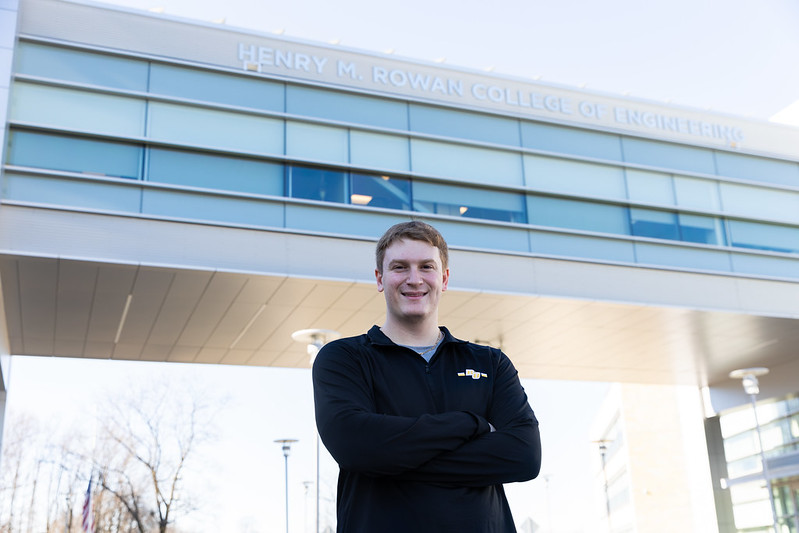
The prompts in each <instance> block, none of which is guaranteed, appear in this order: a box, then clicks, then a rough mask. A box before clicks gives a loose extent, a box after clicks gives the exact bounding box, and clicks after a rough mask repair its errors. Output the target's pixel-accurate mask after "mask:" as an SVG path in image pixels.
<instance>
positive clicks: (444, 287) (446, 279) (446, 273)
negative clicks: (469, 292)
mask: <svg viewBox="0 0 799 533" xmlns="http://www.w3.org/2000/svg"><path fill="white" fill-rule="evenodd" d="M447 284H449V269H446V270H444V279H443V280H442V284H441V292H444V291H445V290H447Z"/></svg>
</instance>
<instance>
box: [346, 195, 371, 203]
mask: <svg viewBox="0 0 799 533" xmlns="http://www.w3.org/2000/svg"><path fill="white" fill-rule="evenodd" d="M350 201H351V202H352V203H354V204H356V205H368V204H369V202H371V201H372V197H371V196H369V195H366V194H351V195H350Z"/></svg>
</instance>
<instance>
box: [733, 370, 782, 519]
mask: <svg viewBox="0 0 799 533" xmlns="http://www.w3.org/2000/svg"><path fill="white" fill-rule="evenodd" d="M766 374H768V368H765V367H762V366H757V367H752V368H739V369H738V370H733V371H732V372H730V378H731V379H740V380H741V384H742V385H743V388H744V392H745V393H746V394H748V395H749V399H750V401H751V402H752V413H753V414H754V416H755V431H756V433H757V443H758V446H759V447H760V462H761V464H762V467H763V478H764V479H765V480H766V490H767V491H768V501H769V503H770V504H771V519H772V521H773V526H774V531H775V532H777V531H780V529H779V526H778V525H777V507H776V505H775V504H774V491H773V489H772V487H771V475H770V474H769V471H768V462H767V461H766V452H765V450H764V449H763V436H762V435H761V432H760V421H759V420H758V418H757V398H756V397H757V395H758V394H760V383H759V382H758V379H757V378H758V376H765V375H766Z"/></svg>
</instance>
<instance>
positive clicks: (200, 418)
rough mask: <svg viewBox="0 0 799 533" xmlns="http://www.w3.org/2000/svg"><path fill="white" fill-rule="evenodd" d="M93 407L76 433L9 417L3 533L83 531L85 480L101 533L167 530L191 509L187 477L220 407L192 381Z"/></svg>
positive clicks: (158, 385)
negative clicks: (94, 411)
mask: <svg viewBox="0 0 799 533" xmlns="http://www.w3.org/2000/svg"><path fill="white" fill-rule="evenodd" d="M95 404H96V405H98V406H102V408H101V409H98V417H97V424H96V425H95V424H94V423H93V421H91V419H89V421H90V422H92V423H90V424H86V419H85V418H84V419H82V420H81V421H80V422H81V424H82V425H83V426H85V427H82V428H80V429H75V427H69V428H67V429H66V430H55V429H54V426H55V424H41V423H39V422H38V421H37V420H35V419H34V418H32V417H25V416H20V415H19V414H17V413H9V416H8V418H7V422H6V435H5V437H4V441H3V457H2V462H0V533H27V532H31V531H34V532H40V531H44V532H45V533H51V532H52V533H56V532H58V533H62V532H67V533H76V532H78V531H81V518H80V514H81V513H80V508H81V506H82V504H83V500H84V494H85V491H86V486H87V484H88V482H89V479H90V478H91V479H92V480H93V489H94V490H93V491H92V492H93V507H94V519H95V526H96V531H97V532H98V533H153V532H156V531H157V532H159V533H166V532H167V531H168V530H171V529H173V528H174V525H175V518H176V517H179V516H181V515H185V514H187V513H189V512H191V511H192V510H193V508H192V506H191V504H190V498H189V491H188V489H187V487H184V485H183V479H184V474H185V473H186V470H187V468H189V467H190V466H191V465H192V464H196V463H197V461H198V460H199V459H200V458H201V455H199V453H198V448H199V446H200V444H202V443H204V442H207V441H208V440H210V438H211V434H212V433H211V432H212V418H213V416H214V413H215V412H216V410H217V409H218V408H220V407H221V406H222V405H223V402H222V401H221V400H219V399H217V400H215V399H214V398H213V397H212V395H210V394H208V393H207V392H204V391H197V390H193V389H192V388H191V386H190V385H189V384H185V383H184V384H178V383H165V382H162V381H159V380H154V381H153V382H151V383H149V384H147V385H142V386H136V387H131V388H130V389H129V390H127V391H123V392H119V391H113V392H110V393H108V394H107V395H106V396H105V397H104V398H102V399H98V400H96V401H95ZM45 427H46V428H47V429H44V428H45ZM87 430H88V431H87Z"/></svg>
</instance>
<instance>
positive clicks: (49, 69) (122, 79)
mask: <svg viewBox="0 0 799 533" xmlns="http://www.w3.org/2000/svg"><path fill="white" fill-rule="evenodd" d="M16 60H17V64H16V68H17V72H19V73H20V74H30V75H33V76H42V77H44V78H54V79H57V80H64V81H71V82H76V83H86V84H90V85H101V86H103V87H113V88H115V89H127V90H132V91H146V90H147V62H146V61H141V60H137V59H128V58H124V57H116V56H111V55H105V54H98V53H94V52H83V51H77V50H70V49H68V48H58V47H54V46H46V45H41V44H34V43H20V45H19V47H17V49H16Z"/></svg>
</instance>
